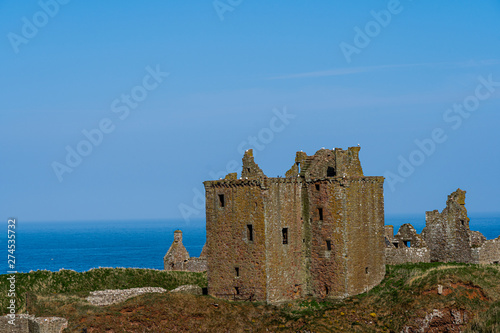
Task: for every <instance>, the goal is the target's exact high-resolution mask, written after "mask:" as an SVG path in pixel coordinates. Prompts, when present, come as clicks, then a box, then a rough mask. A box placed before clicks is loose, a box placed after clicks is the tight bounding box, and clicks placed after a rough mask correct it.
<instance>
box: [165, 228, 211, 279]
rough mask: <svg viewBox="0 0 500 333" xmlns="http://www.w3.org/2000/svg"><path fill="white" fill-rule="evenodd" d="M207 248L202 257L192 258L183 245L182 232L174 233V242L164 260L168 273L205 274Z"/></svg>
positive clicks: (176, 231)
mask: <svg viewBox="0 0 500 333" xmlns="http://www.w3.org/2000/svg"><path fill="white" fill-rule="evenodd" d="M205 247H206V246H203V250H202V251H201V254H200V257H190V256H189V252H188V251H187V250H186V248H185V247H184V244H182V231H180V230H175V231H174V242H173V243H172V245H171V246H170V249H168V251H167V254H165V257H164V258H163V267H164V269H165V270H166V271H187V272H204V271H206V270H207V258H206V252H207V251H206V249H205Z"/></svg>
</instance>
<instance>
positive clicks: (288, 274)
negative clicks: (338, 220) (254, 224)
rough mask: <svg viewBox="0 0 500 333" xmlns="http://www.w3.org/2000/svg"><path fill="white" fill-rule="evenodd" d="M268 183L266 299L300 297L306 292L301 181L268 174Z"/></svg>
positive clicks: (275, 299) (266, 202)
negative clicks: (270, 176) (273, 176)
mask: <svg viewBox="0 0 500 333" xmlns="http://www.w3.org/2000/svg"><path fill="white" fill-rule="evenodd" d="M265 183H266V190H265V192H264V198H265V199H264V206H265V209H264V211H265V221H266V229H265V233H266V275H267V301H268V302H271V303H278V302H282V301H286V300H291V299H299V298H302V297H303V296H304V295H303V289H304V267H303V246H304V243H303V238H304V235H303V225H302V221H301V215H302V211H301V190H302V181H301V180H300V179H297V178H268V179H266V180H265ZM284 228H286V230H284ZM284 233H285V235H284ZM284 242H286V244H284Z"/></svg>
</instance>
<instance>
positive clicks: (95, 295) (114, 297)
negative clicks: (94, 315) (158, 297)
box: [87, 287, 167, 306]
mask: <svg viewBox="0 0 500 333" xmlns="http://www.w3.org/2000/svg"><path fill="white" fill-rule="evenodd" d="M164 292H167V290H166V289H164V288H160V287H142V288H130V289H107V290H98V291H92V292H90V296H88V297H87V301H88V302H89V303H91V304H92V305H98V306H105V305H111V304H116V303H120V302H123V301H125V300H127V299H129V298H132V297H135V296H139V295H142V294H146V293H164Z"/></svg>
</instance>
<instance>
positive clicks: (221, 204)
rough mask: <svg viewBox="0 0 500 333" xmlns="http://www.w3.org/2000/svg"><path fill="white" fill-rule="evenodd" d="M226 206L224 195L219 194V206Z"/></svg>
mask: <svg viewBox="0 0 500 333" xmlns="http://www.w3.org/2000/svg"><path fill="white" fill-rule="evenodd" d="M225 205H226V203H225V201H224V194H219V206H220V207H224V206H225Z"/></svg>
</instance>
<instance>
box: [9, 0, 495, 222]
mask: <svg viewBox="0 0 500 333" xmlns="http://www.w3.org/2000/svg"><path fill="white" fill-rule="evenodd" d="M499 17H500V2H499V1H481V2H471V1H457V0H454V1H451V0H448V1H439V2H436V1H431V0H428V1H423V0H422V1H409V0H401V1H394V0H391V1H369V2H368V1H365V2H362V3H360V2H356V3H353V2H347V1H317V2H306V1H273V2H268V1H246V0H220V1H189V2H188V1H145V2H136V1H121V2H118V1H106V2H105V1H93V0H89V1H75V0H73V1H68V0H64V1H63V0H60V1H59V2H58V1H56V0H42V1H40V2H37V1H22V2H20V1H14V0H0V64H1V65H0V77H1V79H0V88H1V91H2V96H3V98H2V107H1V109H0V140H1V143H2V144H1V145H0V156H1V158H2V161H1V163H0V184H1V189H2V191H1V194H0V213H1V218H2V219H4V220H6V219H7V218H8V217H9V216H15V217H17V218H18V219H19V220H20V221H21V220H26V221H73V220H109V219H117V220H118V219H163V218H183V217H186V220H185V221H186V223H192V221H193V219H202V218H203V217H204V206H203V201H202V198H201V196H200V194H201V195H202V194H203V191H204V189H203V185H202V182H203V181H205V180H209V179H213V178H214V176H215V177H216V178H218V177H220V176H222V174H223V173H224V174H225V173H227V171H232V170H231V169H233V168H234V167H235V166H236V165H237V169H238V171H240V169H239V168H240V166H241V157H242V154H241V150H242V149H247V148H252V146H253V148H254V152H255V158H256V162H257V163H259V165H260V166H261V168H262V169H263V170H264V172H265V173H266V175H268V176H272V177H275V176H277V175H284V173H285V171H286V170H288V168H289V167H290V166H291V164H292V163H293V159H294V157H295V152H296V151H298V150H303V151H305V152H307V153H308V154H313V153H314V152H315V151H317V150H318V149H320V148H321V147H327V148H333V147H339V148H344V149H345V148H347V147H349V146H355V145H357V144H358V143H359V144H360V145H361V153H360V158H361V163H362V166H363V169H364V173H365V175H373V176H379V175H380V176H386V177H387V179H386V184H385V209H386V213H389V214H391V213H421V214H423V213H424V212H425V211H426V210H433V209H439V210H441V209H443V208H444V205H445V201H446V197H447V195H448V194H449V193H451V192H452V191H454V190H456V189H457V188H459V187H460V188H462V189H464V190H466V191H467V195H468V198H467V207H468V210H469V212H478V213H479V212H499V211H500V208H499V198H500V180H499V179H500V178H499V177H497V173H498V165H500V152H499V149H498V143H499V138H500V132H499V130H498V125H499V123H500V113H499V112H498V111H499V106H500V30H499V29H498V18H499ZM96 129H97V130H96ZM85 131H86V132H85ZM84 132H85V133H87V135H88V136H89V137H90V138H91V139H92V140H93V142H94V143H92V142H91V141H92V140H91V139H89V138H87V137H86V136H85V134H84ZM89 133H90V134H89ZM251 142H253V143H251ZM68 147H69V148H68ZM68 149H69V150H68ZM68 151H72V152H73V153H69V152H68ZM79 151H80V153H81V154H79ZM68 154H69V155H71V154H79V157H75V156H74V155H71V156H70V157H69V160H67V159H68V157H67V155H68ZM81 155H85V156H81ZM68 161H69V162H68ZM70 164H71V165H70ZM188 220H190V221H191V222H188Z"/></svg>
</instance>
